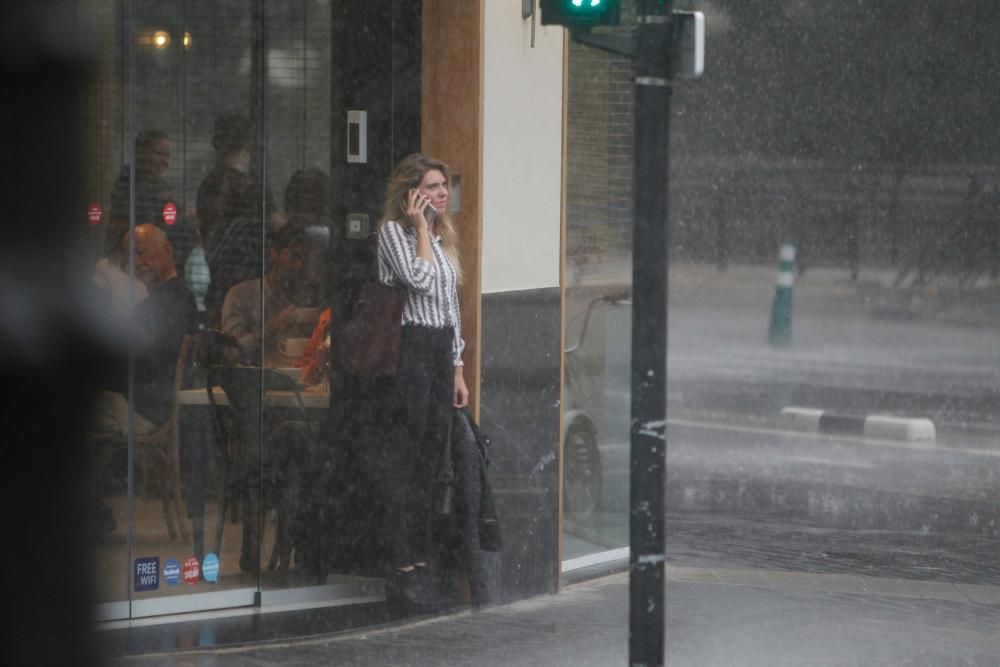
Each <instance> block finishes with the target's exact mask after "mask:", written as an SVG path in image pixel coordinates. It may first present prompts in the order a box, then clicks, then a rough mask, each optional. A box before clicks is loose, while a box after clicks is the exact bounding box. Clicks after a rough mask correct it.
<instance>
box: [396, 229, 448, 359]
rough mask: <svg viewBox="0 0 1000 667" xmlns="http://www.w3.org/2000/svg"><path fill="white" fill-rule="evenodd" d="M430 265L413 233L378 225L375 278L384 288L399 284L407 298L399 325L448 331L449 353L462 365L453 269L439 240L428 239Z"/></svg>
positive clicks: (412, 230)
mask: <svg viewBox="0 0 1000 667" xmlns="http://www.w3.org/2000/svg"><path fill="white" fill-rule="evenodd" d="M431 255H432V256H433V257H434V263H433V264H432V263H431V262H428V261H427V260H425V259H424V258H422V257H418V256H417V232H416V230H414V229H413V228H412V227H404V226H403V225H401V224H399V223H398V222H396V221H394V220H390V221H388V222H386V223H385V224H384V225H382V228H381V230H380V231H379V236H378V278H379V281H381V282H382V284H384V285H403V286H405V287H406V293H407V299H406V304H405V305H404V306H403V324H416V325H421V326H425V327H433V328H436V329H445V328H452V329H453V330H454V336H455V338H454V342H453V343H452V354H453V357H454V362H455V365H456V366H462V365H463V363H462V350H464V349H465V341H463V340H462V320H461V317H460V315H459V311H458V285H457V282H458V281H457V280H456V276H455V268H454V267H453V266H452V265H451V261H450V260H449V259H448V257H447V255H445V254H444V248H442V247H441V237H440V236H436V235H435V236H434V238H432V239H431Z"/></svg>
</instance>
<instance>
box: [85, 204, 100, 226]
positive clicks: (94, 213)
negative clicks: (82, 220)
mask: <svg viewBox="0 0 1000 667" xmlns="http://www.w3.org/2000/svg"><path fill="white" fill-rule="evenodd" d="M102 219H104V208H102V207H101V205H100V204H98V203H97V202H94V203H92V204H91V205H90V206H88V207H87V220H88V221H89V222H90V224H91V225H92V226H95V227H96V226H97V225H99V224H101V220H102Z"/></svg>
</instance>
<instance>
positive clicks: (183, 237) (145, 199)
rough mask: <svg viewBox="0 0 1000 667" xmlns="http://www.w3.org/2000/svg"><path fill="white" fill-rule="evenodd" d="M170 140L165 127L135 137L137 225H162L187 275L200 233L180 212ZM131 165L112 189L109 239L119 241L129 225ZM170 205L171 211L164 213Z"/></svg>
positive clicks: (178, 268) (178, 264)
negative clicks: (168, 175) (169, 175)
mask: <svg viewBox="0 0 1000 667" xmlns="http://www.w3.org/2000/svg"><path fill="white" fill-rule="evenodd" d="M170 153H171V142H170V137H169V136H168V135H167V133H166V132H164V131H163V130H157V129H147V130H143V131H141V132H139V134H138V135H136V138H135V224H136V225H137V226H138V225H143V224H152V225H156V226H157V227H159V228H160V229H161V230H162V231H163V232H164V233H165V234H166V235H167V239H168V240H169V241H170V244H171V246H172V247H173V260H174V266H175V268H176V271H177V274H178V275H180V276H183V275H184V262H185V260H186V259H187V256H188V254H189V253H190V252H191V249H192V248H194V246H195V243H196V240H197V235H196V233H195V230H194V228H193V227H190V226H189V223H188V220H187V218H186V217H185V216H184V215H183V213H182V212H181V211H180V203H179V202H178V200H177V196H176V193H175V191H174V186H173V185H171V183H170V182H169V181H167V179H166V173H167V170H168V169H169V168H170ZM130 183H131V168H130V166H129V165H127V164H126V165H122V171H121V173H120V174H119V175H118V179H117V180H116V181H115V184H114V187H113V188H112V189H111V225H110V229H109V238H108V242H109V243H110V244H113V245H117V244H119V243H120V241H121V238H122V237H123V236H124V234H125V232H127V231H128V228H129V208H130V199H131V197H130V194H131V191H130ZM168 205H170V206H172V207H173V212H172V214H165V210H166V209H167V208H168Z"/></svg>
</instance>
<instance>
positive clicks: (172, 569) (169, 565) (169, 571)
mask: <svg viewBox="0 0 1000 667" xmlns="http://www.w3.org/2000/svg"><path fill="white" fill-rule="evenodd" d="M163 581H165V582H166V583H167V586H177V585H178V584H180V583H181V564H180V563H178V562H177V559H176V558H168V559H167V562H166V563H164V564H163Z"/></svg>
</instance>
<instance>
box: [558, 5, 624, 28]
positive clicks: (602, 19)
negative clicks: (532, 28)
mask: <svg viewBox="0 0 1000 667" xmlns="http://www.w3.org/2000/svg"><path fill="white" fill-rule="evenodd" d="M541 4H542V25H561V26H565V27H567V28H574V29H575V28H582V29H589V28H592V27H594V26H598V25H618V22H619V15H620V10H621V1H620V0H541Z"/></svg>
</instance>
